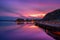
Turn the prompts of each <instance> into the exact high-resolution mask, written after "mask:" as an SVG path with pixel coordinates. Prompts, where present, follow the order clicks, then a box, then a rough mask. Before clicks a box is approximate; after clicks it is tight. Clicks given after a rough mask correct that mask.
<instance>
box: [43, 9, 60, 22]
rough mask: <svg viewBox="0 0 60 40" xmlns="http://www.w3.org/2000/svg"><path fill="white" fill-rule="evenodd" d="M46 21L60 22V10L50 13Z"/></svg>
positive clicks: (45, 18)
mask: <svg viewBox="0 0 60 40" xmlns="http://www.w3.org/2000/svg"><path fill="white" fill-rule="evenodd" d="M43 20H44V21H49V20H60V9H57V10H54V11H53V12H50V13H48V14H47V15H46V16H45V17H44V18H43Z"/></svg>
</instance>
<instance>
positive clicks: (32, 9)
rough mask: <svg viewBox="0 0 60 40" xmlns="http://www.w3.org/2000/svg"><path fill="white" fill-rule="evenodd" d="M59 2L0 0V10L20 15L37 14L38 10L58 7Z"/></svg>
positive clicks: (51, 0) (44, 10) (42, 10)
mask: <svg viewBox="0 0 60 40" xmlns="http://www.w3.org/2000/svg"><path fill="white" fill-rule="evenodd" d="M59 3H60V2H59V0H0V12H2V11H3V12H8V14H14V15H15V14H17V15H20V16H21V15H26V14H32V13H33V14H34V13H37V14H39V13H38V12H48V11H50V10H53V9H57V8H60V4H59ZM37 11H38V12H37ZM1 14H2V13H0V15H1ZM4 14H5V13H4ZM5 15H7V14H5ZM15 16H16V15H15ZM26 16H27V15H26Z"/></svg>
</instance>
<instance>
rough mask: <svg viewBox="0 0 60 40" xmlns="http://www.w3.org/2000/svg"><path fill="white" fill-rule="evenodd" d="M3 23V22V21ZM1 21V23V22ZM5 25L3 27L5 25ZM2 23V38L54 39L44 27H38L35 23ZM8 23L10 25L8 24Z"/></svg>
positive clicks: (0, 34)
mask: <svg viewBox="0 0 60 40" xmlns="http://www.w3.org/2000/svg"><path fill="white" fill-rule="evenodd" d="M1 23H2V22H1ZM1 23H0V24H1ZM2 25H3V26H5V27H3V26H2ZM2 25H0V40H5V39H6V40H7V39H8V40H12V39H13V40H18V39H19V40H20V39H39V40H49V39H50V40H53V38H52V37H50V36H49V35H47V34H46V33H45V32H44V30H43V29H41V28H38V27H37V26H35V25H34V24H33V23H32V24H31V23H28V24H27V23H24V24H20V25H17V24H16V23H13V22H12V23H10V22H9V25H8V24H5V22H3V23H2ZM7 25H8V26H7Z"/></svg>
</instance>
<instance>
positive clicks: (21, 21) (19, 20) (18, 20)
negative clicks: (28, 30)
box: [16, 18, 24, 24]
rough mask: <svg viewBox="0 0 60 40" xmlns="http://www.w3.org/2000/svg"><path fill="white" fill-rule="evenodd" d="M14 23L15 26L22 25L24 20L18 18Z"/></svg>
mask: <svg viewBox="0 0 60 40" xmlns="http://www.w3.org/2000/svg"><path fill="white" fill-rule="evenodd" d="M16 22H17V24H20V23H24V19H22V18H18V19H17V20H16Z"/></svg>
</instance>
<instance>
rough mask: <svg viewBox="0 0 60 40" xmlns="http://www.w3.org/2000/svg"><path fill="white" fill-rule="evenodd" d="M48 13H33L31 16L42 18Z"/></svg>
mask: <svg viewBox="0 0 60 40" xmlns="http://www.w3.org/2000/svg"><path fill="white" fill-rule="evenodd" d="M45 15H46V14H31V15H30V16H31V17H40V18H42V17H44V16H45Z"/></svg>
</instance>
